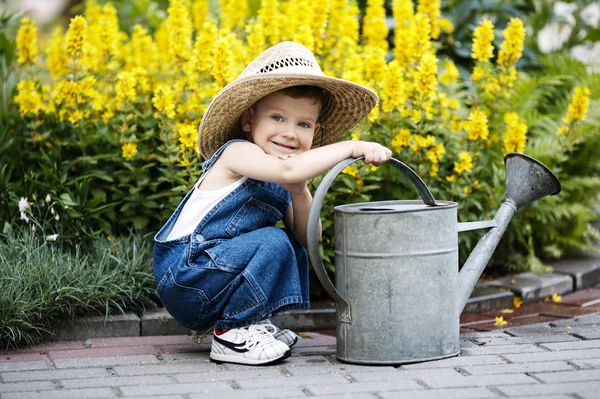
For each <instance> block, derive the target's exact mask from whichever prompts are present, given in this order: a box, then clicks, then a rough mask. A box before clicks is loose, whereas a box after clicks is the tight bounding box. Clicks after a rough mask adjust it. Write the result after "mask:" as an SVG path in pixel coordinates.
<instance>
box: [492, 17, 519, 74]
mask: <svg viewBox="0 0 600 399" xmlns="http://www.w3.org/2000/svg"><path fill="white" fill-rule="evenodd" d="M502 33H503V34H504V42H503V43H502V46H501V47H502V48H501V50H500V53H499V54H498V64H500V65H505V66H507V65H511V64H515V63H516V62H517V61H518V60H519V58H521V56H522V55H523V41H524V40H525V25H524V24H523V21H521V20H520V19H519V18H511V19H510V22H509V23H508V26H507V27H506V29H504V31H502Z"/></svg>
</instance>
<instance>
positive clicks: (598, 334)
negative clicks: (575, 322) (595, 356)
mask: <svg viewBox="0 0 600 399" xmlns="http://www.w3.org/2000/svg"><path fill="white" fill-rule="evenodd" d="M573 335H574V336H576V337H579V338H581V339H600V331H577V330H575V331H574V332H573Z"/></svg>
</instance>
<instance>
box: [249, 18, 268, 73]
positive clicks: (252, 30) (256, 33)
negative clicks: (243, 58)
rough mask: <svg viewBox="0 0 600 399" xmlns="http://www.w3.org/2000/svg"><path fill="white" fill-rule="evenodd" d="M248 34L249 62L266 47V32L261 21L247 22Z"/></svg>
mask: <svg viewBox="0 0 600 399" xmlns="http://www.w3.org/2000/svg"><path fill="white" fill-rule="evenodd" d="M246 34H247V35H248V36H247V41H248V45H247V47H248V57H247V60H248V62H247V63H250V61H252V60H253V59H254V58H256V57H257V56H258V55H259V54H260V53H262V52H263V51H264V50H265V48H266V40H265V34H264V31H263V26H262V24H260V23H255V24H247V25H246Z"/></svg>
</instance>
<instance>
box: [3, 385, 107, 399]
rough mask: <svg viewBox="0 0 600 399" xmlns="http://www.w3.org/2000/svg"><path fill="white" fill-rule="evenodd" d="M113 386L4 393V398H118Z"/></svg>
mask: <svg viewBox="0 0 600 399" xmlns="http://www.w3.org/2000/svg"><path fill="white" fill-rule="evenodd" d="M116 397H117V396H116V394H115V392H114V391H113V390H112V389H111V388H93V389H60V390H56V391H39V392H12V393H3V394H2V399H81V398H116Z"/></svg>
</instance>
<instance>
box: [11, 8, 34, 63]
mask: <svg viewBox="0 0 600 399" xmlns="http://www.w3.org/2000/svg"><path fill="white" fill-rule="evenodd" d="M20 23H21V26H20V27H19V31H18V32H17V38H16V44H17V55H18V56H19V58H18V59H17V62H18V63H19V64H27V63H31V64H36V63H37V59H38V46H37V28H36V26H35V24H34V23H33V21H32V20H31V19H29V18H28V17H23V18H21V20H20Z"/></svg>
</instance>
